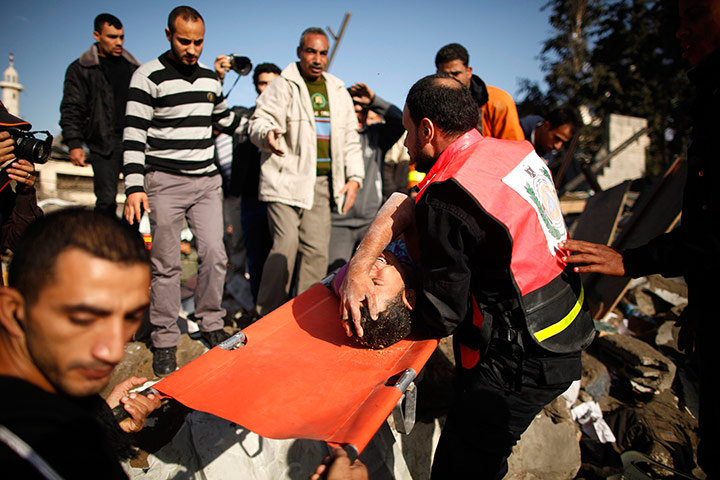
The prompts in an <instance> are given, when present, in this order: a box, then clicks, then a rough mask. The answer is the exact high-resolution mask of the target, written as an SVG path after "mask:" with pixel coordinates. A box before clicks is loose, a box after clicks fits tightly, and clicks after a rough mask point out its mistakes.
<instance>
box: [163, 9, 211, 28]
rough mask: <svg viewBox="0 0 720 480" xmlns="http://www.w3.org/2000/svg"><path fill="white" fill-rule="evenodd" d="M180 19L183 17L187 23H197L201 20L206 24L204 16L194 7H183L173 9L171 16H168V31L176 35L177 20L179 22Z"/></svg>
mask: <svg viewBox="0 0 720 480" xmlns="http://www.w3.org/2000/svg"><path fill="white" fill-rule="evenodd" d="M178 17H181V18H182V19H183V20H185V21H186V22H190V21H192V22H197V21H198V20H200V21H201V22H203V23H205V20H203V17H202V15H200V13H199V12H198V11H197V10H195V9H194V8H192V7H188V6H187V5H181V6H179V7H175V8H173V10H172V12H170V15H168V29H169V30H170V33H175V20H177V18H178Z"/></svg>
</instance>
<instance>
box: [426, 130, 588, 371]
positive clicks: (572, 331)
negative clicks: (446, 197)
mask: <svg viewBox="0 0 720 480" xmlns="http://www.w3.org/2000/svg"><path fill="white" fill-rule="evenodd" d="M447 180H453V181H455V182H456V183H457V184H458V185H460V187H462V188H463V189H464V190H465V191H466V192H467V193H468V195H470V196H471V197H472V198H474V199H475V200H476V201H477V203H478V204H479V205H480V207H481V208H482V209H483V210H484V211H485V212H486V213H487V214H488V215H490V216H491V217H492V218H493V219H494V220H495V221H497V222H498V223H500V224H502V225H503V226H504V228H505V230H506V231H507V232H508V235H509V237H510V240H511V241H512V255H511V261H510V271H511V274H512V277H513V280H514V282H515V285H516V287H517V291H518V297H519V299H520V303H521V305H522V308H523V311H524V314H525V324H526V327H527V329H528V331H529V332H530V334H531V336H532V338H533V339H534V340H535V342H536V343H538V344H539V345H540V346H542V347H543V348H545V349H547V350H549V351H552V352H556V353H568V352H572V351H578V350H580V349H582V348H585V347H586V346H587V345H588V344H589V343H590V342H591V341H592V338H593V337H594V328H593V324H592V320H591V318H590V315H589V313H588V312H587V308H585V307H584V301H583V300H584V298H583V297H584V295H583V290H582V284H581V283H580V278H579V276H578V275H577V274H576V273H575V272H573V271H572V269H571V268H569V267H567V265H566V264H565V262H563V261H562V258H561V257H562V253H561V252H560V249H559V243H560V242H561V241H562V240H565V239H566V238H567V231H566V228H565V222H564V220H563V217H562V212H561V211H560V201H559V199H558V197H557V193H556V191H555V187H554V185H553V180H552V176H551V175H550V172H549V170H548V168H547V167H546V166H545V163H544V162H543V160H542V159H541V158H540V157H539V156H538V155H537V154H536V153H535V150H534V149H533V146H532V145H531V144H530V143H529V142H526V141H508V140H498V139H494V138H491V137H483V136H482V135H480V134H479V133H478V132H477V131H476V130H474V129H473V130H470V131H469V132H467V133H465V134H464V135H462V136H461V137H460V138H458V139H457V140H456V141H455V142H453V143H452V144H451V145H450V146H448V147H447V148H446V149H445V150H444V151H443V153H442V154H441V155H440V158H438V160H437V161H436V162H435V165H434V166H433V168H432V169H431V170H430V172H428V174H427V176H426V177H425V180H424V181H423V182H422V183H421V184H420V185H419V187H420V192H419V193H418V196H417V198H416V201H419V199H420V198H422V195H423V194H424V193H425V191H426V190H427V188H428V187H429V186H430V185H432V184H433V183H436V182H444V181H447ZM473 304H474V305H473V307H474V316H473V323H474V324H475V325H476V326H478V327H480V325H481V323H482V313H481V312H480V310H479V309H478V308H477V304H476V302H473ZM466 357H467V355H466ZM472 357H473V356H472V355H470V359H469V361H468V363H472V364H474V363H476V361H477V360H475V361H474V362H473V361H471V360H472ZM465 363H466V361H465V358H463V364H465Z"/></svg>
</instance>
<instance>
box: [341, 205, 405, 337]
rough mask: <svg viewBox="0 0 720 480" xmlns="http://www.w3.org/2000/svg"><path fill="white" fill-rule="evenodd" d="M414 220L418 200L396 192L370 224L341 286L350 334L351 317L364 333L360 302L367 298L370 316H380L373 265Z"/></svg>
mask: <svg viewBox="0 0 720 480" xmlns="http://www.w3.org/2000/svg"><path fill="white" fill-rule="evenodd" d="M414 224H415V202H413V201H412V200H411V199H410V198H409V197H408V196H407V195H404V194H402V193H394V194H392V196H391V197H390V198H389V199H388V201H387V202H385V204H384V205H383V206H382V208H381V209H380V211H379V212H378V214H377V215H376V216H375V219H374V220H373V222H372V223H371V224H370V226H369V227H368V230H367V233H366V234H365V237H363V240H362V242H360V246H359V247H358V249H357V250H356V251H355V254H354V255H353V257H352V259H351V260H350V263H349V265H348V269H347V274H346V275H345V279H344V280H343V283H342V285H341V286H340V316H341V318H342V320H343V325H344V327H345V331H346V333H347V334H348V336H351V335H352V330H351V328H350V325H349V321H350V320H351V321H352V322H353V323H354V324H355V330H356V332H357V335H358V336H359V337H362V336H363V331H362V327H361V326H360V305H361V304H362V302H363V301H364V302H367V306H368V310H369V312H370V316H371V317H372V318H375V319H377V315H378V311H377V301H376V298H375V285H374V284H373V282H372V280H371V279H370V269H371V268H372V266H373V264H374V263H375V260H376V259H377V257H378V255H380V253H382V251H383V249H384V248H385V247H386V246H387V244H388V243H390V242H391V241H392V240H393V239H395V238H397V237H399V236H400V234H402V233H403V232H404V231H406V230H408V229H409V228H412V227H413V225H414Z"/></svg>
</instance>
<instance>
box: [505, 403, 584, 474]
mask: <svg viewBox="0 0 720 480" xmlns="http://www.w3.org/2000/svg"><path fill="white" fill-rule="evenodd" d="M579 442H580V429H579V428H578V426H577V425H576V424H575V423H574V422H572V421H562V422H558V423H555V422H553V420H552V419H551V418H550V417H549V416H547V415H546V414H545V413H540V414H539V415H538V416H537V417H535V419H534V420H533V422H532V423H531V424H530V426H529V427H528V429H527V430H526V431H525V433H523V435H522V437H521V438H520V441H519V442H518V443H517V445H515V447H513V452H512V455H510V458H509V459H508V473H507V475H506V476H505V480H562V479H568V480H569V479H573V478H575V475H576V474H577V472H578V470H580V443H579Z"/></svg>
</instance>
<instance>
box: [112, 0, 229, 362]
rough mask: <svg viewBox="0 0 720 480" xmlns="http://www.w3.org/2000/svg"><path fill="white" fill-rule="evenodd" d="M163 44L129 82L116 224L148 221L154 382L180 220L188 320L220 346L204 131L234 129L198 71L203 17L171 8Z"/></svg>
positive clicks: (167, 347) (218, 250) (218, 230)
mask: <svg viewBox="0 0 720 480" xmlns="http://www.w3.org/2000/svg"><path fill="white" fill-rule="evenodd" d="M165 35H166V36H167V39H168V41H169V42H170V50H169V51H167V52H165V53H164V54H162V55H161V56H160V57H158V58H156V59H154V60H152V61H150V62H148V63H145V64H143V65H142V66H141V67H140V68H138V70H137V71H136V72H135V74H134V75H133V77H132V80H131V82H130V91H129V92H128V104H127V114H126V119H125V122H126V126H125V131H124V135H123V148H124V167H123V173H124V175H125V192H126V194H127V202H126V203H125V218H126V219H127V220H128V222H130V223H131V224H132V223H134V222H136V221H137V222H139V221H140V219H141V217H142V212H143V210H145V211H147V212H148V215H149V217H150V228H151V232H152V238H153V246H152V250H151V262H152V289H151V305H150V322H151V323H152V324H153V327H154V328H153V331H152V333H151V339H152V343H153V347H154V358H153V369H154V370H155V374H156V375H158V376H163V375H168V374H170V373H172V372H173V371H174V370H175V369H176V358H175V353H176V350H177V344H178V342H179V340H180V329H179V328H178V326H177V322H176V321H177V317H178V313H179V311H180V274H181V273H182V265H181V262H180V231H181V230H182V228H183V220H185V219H187V222H188V225H189V227H190V229H191V230H192V232H193V235H194V237H195V239H196V241H197V247H198V257H199V260H200V261H199V268H198V280H197V287H196V288H195V317H196V318H198V319H199V322H200V331H201V332H202V337H203V339H204V341H205V342H206V343H207V344H208V346H210V347H214V346H215V345H217V344H218V343H220V342H222V341H223V340H225V339H226V338H227V337H229V335H228V334H227V333H226V332H225V331H224V330H223V323H224V321H223V317H224V316H225V310H223V309H222V307H221V306H220V302H221V300H222V294H223V285H224V282H225V272H226V264H227V257H226V254H225V247H224V245H223V218H222V191H221V186H220V185H221V179H220V175H219V173H218V169H217V167H216V166H215V163H214V162H213V159H214V153H215V152H214V144H213V139H212V130H213V127H215V128H216V129H217V130H218V131H221V132H224V133H229V134H232V133H233V132H234V131H235V129H236V128H237V126H238V123H239V120H238V119H237V118H236V116H235V115H234V114H233V113H232V112H231V111H230V110H229V109H228V106H227V103H226V102H225V99H224V98H223V93H222V86H221V84H220V82H219V81H218V76H217V74H216V72H213V71H212V70H210V69H209V68H207V67H205V66H204V65H201V64H200V63H198V58H199V57H200V54H201V53H202V49H203V40H204V37H205V23H204V21H203V18H202V16H201V15H200V14H199V13H198V12H197V11H196V10H195V9H193V8H191V7H186V6H182V7H176V8H175V9H173V11H172V12H171V13H170V16H169V18H168V27H167V28H166V29H165ZM224 63H225V62H223V61H222V59H221V58H218V59H217V60H216V62H215V68H216V70H222V69H224V68H225V66H226V65H225V66H224Z"/></svg>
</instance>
